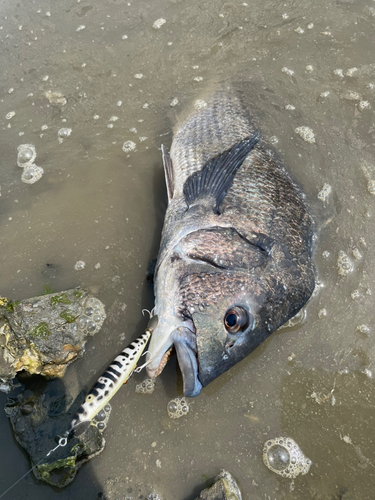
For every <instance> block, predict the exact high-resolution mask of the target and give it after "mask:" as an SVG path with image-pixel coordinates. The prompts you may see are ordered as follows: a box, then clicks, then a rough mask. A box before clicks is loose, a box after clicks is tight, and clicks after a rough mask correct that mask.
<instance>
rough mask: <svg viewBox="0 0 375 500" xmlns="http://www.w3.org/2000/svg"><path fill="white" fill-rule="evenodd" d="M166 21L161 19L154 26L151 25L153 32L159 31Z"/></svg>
mask: <svg viewBox="0 0 375 500" xmlns="http://www.w3.org/2000/svg"><path fill="white" fill-rule="evenodd" d="M166 22H167V21H166V20H165V19H163V18H162V17H161V18H160V19H157V20H156V21H155V22H154V24H153V25H152V27H153V28H154V30H159V29H160V28H161V27H162V26H163V24H165V23H166Z"/></svg>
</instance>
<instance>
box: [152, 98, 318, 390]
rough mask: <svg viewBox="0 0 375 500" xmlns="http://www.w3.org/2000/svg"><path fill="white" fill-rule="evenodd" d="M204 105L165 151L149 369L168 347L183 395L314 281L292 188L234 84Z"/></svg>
mask: <svg viewBox="0 0 375 500" xmlns="http://www.w3.org/2000/svg"><path fill="white" fill-rule="evenodd" d="M204 102H205V106H204V107H202V102H201V103H200V106H195V110H194V111H193V112H192V113H191V114H190V115H189V116H187V117H186V115H185V119H184V120H183V121H181V123H180V124H179V126H178V128H177V130H176V131H175V133H174V136H173V142H172V145H171V149H170V157H168V155H167V153H166V149H165V148H163V159H164V165H165V174H166V175H165V177H166V181H167V191H168V200H169V205H168V209H167V212H166V215H165V221H164V227H163V232H162V239H161V244H160V250H159V255H158V259H157V264H156V268H155V269H156V270H155V276H154V283H155V309H154V310H155V314H157V315H158V318H159V323H158V327H157V328H156V329H155V331H154V332H153V336H152V339H151V344H150V348H149V350H150V355H149V361H150V363H149V365H148V367H147V371H148V374H149V376H150V377H153V376H156V375H158V374H159V373H160V372H161V368H162V367H163V366H164V365H165V360H166V355H167V353H168V352H169V351H170V348H171V347H172V346H173V345H174V346H175V348H176V352H177V358H178V363H179V366H180V368H181V372H182V377H183V384H184V393H185V395H186V396H196V395H197V394H199V392H200V391H201V389H202V387H204V386H206V385H207V384H208V383H210V382H211V381H212V380H214V379H215V378H216V377H218V376H219V375H220V374H221V373H224V372H225V371H226V370H228V369H229V368H231V367H232V366H233V365H234V364H236V363H237V362H238V361H240V360H241V359H243V358H244V357H245V356H247V355H248V354H250V353H251V352H252V351H253V350H254V349H256V348H257V347H258V346H259V345H260V344H261V343H262V342H263V341H264V340H265V339H266V338H267V337H268V336H269V335H270V334H271V333H272V332H273V331H275V330H276V329H277V328H279V327H280V326H281V325H282V324H284V323H285V322H287V321H288V319H289V318H291V317H292V316H293V315H295V314H296V313H297V312H298V311H299V309H300V308H301V307H302V306H303V305H304V304H305V303H306V301H307V300H308V299H309V297H310V296H311V294H312V292H313V289H314V282H315V271H314V264H313V230H314V224H313V219H312V217H311V215H310V211H309V208H308V206H307V204H306V197H305V195H304V193H303V192H302V190H301V188H300V187H299V186H298V184H297V183H296V182H295V181H294V179H293V177H292V175H291V174H289V172H288V171H287V169H286V168H285V166H284V164H283V163H282V161H281V160H280V159H279V157H278V155H277V154H276V152H275V151H274V149H273V148H272V147H270V146H269V145H267V143H266V141H265V140H263V139H261V136H260V133H259V131H258V130H255V128H254V125H253V124H252V122H251V119H250V113H249V112H248V110H247V109H246V108H245V107H244V106H243V104H242V101H241V99H240V98H239V97H238V95H237V94H236V93H235V92H234V91H232V90H228V89H219V90H218V91H216V92H214V93H213V94H212V95H211V96H208V97H205V98H204ZM227 318H229V320H228V321H227Z"/></svg>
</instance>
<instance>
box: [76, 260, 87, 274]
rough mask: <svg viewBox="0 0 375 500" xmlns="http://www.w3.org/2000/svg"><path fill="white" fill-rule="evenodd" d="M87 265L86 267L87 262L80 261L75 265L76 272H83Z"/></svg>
mask: <svg viewBox="0 0 375 500" xmlns="http://www.w3.org/2000/svg"><path fill="white" fill-rule="evenodd" d="M85 265H86V263H85V262H83V260H78V261H77V262H76V263H75V265H74V269H75V270H76V271H81V270H82V269H84V268H85Z"/></svg>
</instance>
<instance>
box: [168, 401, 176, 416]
mask: <svg viewBox="0 0 375 500" xmlns="http://www.w3.org/2000/svg"><path fill="white" fill-rule="evenodd" d="M167 409H168V413H176V412H177V404H176V403H175V402H174V401H170V402H169V403H168V406H167Z"/></svg>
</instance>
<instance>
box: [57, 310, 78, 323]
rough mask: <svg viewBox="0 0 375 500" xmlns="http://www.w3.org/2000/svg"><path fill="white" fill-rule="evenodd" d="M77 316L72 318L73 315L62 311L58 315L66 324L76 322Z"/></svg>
mask: <svg viewBox="0 0 375 500" xmlns="http://www.w3.org/2000/svg"><path fill="white" fill-rule="evenodd" d="M76 317H77V316H73V314H70V313H69V312H68V311H63V312H62V313H60V318H62V319H65V321H66V322H67V323H74V322H75V320H76Z"/></svg>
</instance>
